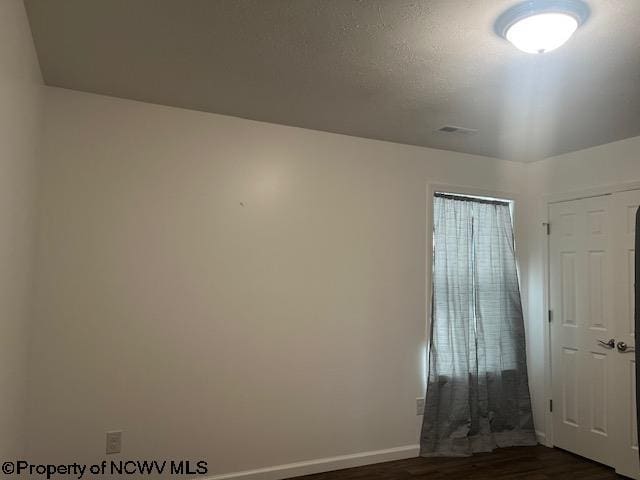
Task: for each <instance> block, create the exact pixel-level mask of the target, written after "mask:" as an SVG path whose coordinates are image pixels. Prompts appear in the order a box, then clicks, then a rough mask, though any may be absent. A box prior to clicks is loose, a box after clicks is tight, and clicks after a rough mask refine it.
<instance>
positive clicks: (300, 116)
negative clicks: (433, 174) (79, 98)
mask: <svg viewBox="0 0 640 480" xmlns="http://www.w3.org/2000/svg"><path fill="white" fill-rule="evenodd" d="M25 3H26V6H27V10H28V14H29V19H30V22H31V28H32V31H33V36H34V40H35V43H36V48H37V51H38V55H39V58H40V64H41V68H42V72H43V75H44V78H45V81H46V83H47V84H48V85H53V86H59V87H65V88H71V89H77V90H84V91H88V92H96V93H101V94H106V95H114V96H118V97H125V98H131V99H136V100H142V101H147V102H153V103H159V104H165V105H173V106H179V107H185V108H191V109H196V110H204V111H209V112H216V113H222V114H228V115H235V116H239V117H244V118H251V119H256V120H263V121H268V122H274V123H281V124H286V125H295V126H300V127H306V128H312V129H317V130H325V131H330V132H338V133H344V134H349V135H356V136H361V137H369V138H377V139H383V140H390V141H394V142H400V143H407V144H415V145H424V146H428V147H435V148H442V149H447V150H456V151H461V152H467V153H475V154H482V155H488V156H494V157H501V158H507V159H513V160H523V161H527V160H535V159H539V158H543V157H547V156H552V155H557V154H560V153H564V152H569V151H573V150H578V149H582V148H586V147H589V146H593V145H598V144H602V143H607V142H610V141H614V140H619V139H622V138H627V137H631V136H636V135H640V27H639V25H640V0H589V1H588V3H589V5H590V7H591V9H592V14H591V17H590V19H589V20H588V22H587V23H586V24H585V25H584V26H583V27H582V28H580V29H579V30H578V32H577V33H576V35H575V36H574V38H572V39H571V40H570V41H569V43H568V44H567V45H565V46H564V47H562V48H561V49H559V50H557V51H555V52H551V53H548V54H545V55H541V56H532V55H527V54H524V53H521V52H519V51H517V50H516V49H515V48H513V47H512V46H511V45H510V44H508V43H507V42H505V41H504V40H502V39H501V38H499V37H497V36H496V35H495V34H494V32H493V30H492V28H493V22H494V20H495V18H496V17H497V16H498V15H499V14H500V13H501V12H502V11H503V10H505V9H506V8H508V7H509V6H511V5H513V4H514V3H516V2H513V1H510V0H60V1H52V0H26V2H25ZM445 124H454V125H458V126H463V127H469V128H475V129H478V133H476V134H472V135H461V136H457V135H451V134H449V135H447V134H444V133H440V132H436V130H437V129H438V128H439V127H441V126H443V125H445ZM603 160H606V159H603Z"/></svg>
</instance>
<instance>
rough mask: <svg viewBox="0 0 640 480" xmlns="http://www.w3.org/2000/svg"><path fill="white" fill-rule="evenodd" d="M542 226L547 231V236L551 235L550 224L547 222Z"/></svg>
mask: <svg viewBox="0 0 640 480" xmlns="http://www.w3.org/2000/svg"><path fill="white" fill-rule="evenodd" d="M542 225H543V226H544V228H545V229H546V230H547V235H551V224H550V223H549V222H543V223H542Z"/></svg>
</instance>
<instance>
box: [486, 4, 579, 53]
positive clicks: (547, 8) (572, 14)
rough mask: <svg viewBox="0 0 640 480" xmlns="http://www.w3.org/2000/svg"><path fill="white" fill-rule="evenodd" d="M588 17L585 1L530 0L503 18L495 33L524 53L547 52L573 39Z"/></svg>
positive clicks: (500, 19)
mask: <svg viewBox="0 0 640 480" xmlns="http://www.w3.org/2000/svg"><path fill="white" fill-rule="evenodd" d="M588 16H589V6H588V5H587V4H586V3H584V2H583V1H582V0H529V1H526V2H523V3H519V4H517V5H514V6H513V7H511V8H510V9H509V10H507V11H506V12H504V13H503V14H502V15H500V17H498V20H496V24H495V30H496V33H497V34H498V35H500V36H501V37H503V38H506V39H507V40H509V42H511V43H512V44H513V45H514V46H515V47H516V48H518V49H519V50H522V51H523V52H527V53H546V52H550V51H552V50H555V49H556V48H558V47H560V46H562V45H563V44H564V43H565V42H566V41H567V40H569V38H571V36H572V35H573V34H574V32H575V31H576V30H577V29H578V27H579V26H580V25H582V24H583V23H584V22H585V20H586V19H587V17H588Z"/></svg>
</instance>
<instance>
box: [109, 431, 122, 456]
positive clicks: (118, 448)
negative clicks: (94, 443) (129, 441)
mask: <svg viewBox="0 0 640 480" xmlns="http://www.w3.org/2000/svg"><path fill="white" fill-rule="evenodd" d="M120 452H122V432H107V455H113V454H115V453H120Z"/></svg>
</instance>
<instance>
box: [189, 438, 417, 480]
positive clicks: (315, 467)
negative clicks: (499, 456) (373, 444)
mask: <svg viewBox="0 0 640 480" xmlns="http://www.w3.org/2000/svg"><path fill="white" fill-rule="evenodd" d="M419 452H420V446H419V445H405V446H404V447H395V448H388V449H386V450H376V451H371V452H361V453H354V454H352V455H340V456H338V457H328V458H318V459H315V460H308V461H306V462H297V463H288V464H286V465H276V466H274V467H266V468H258V469H255V470H245V471H243V472H235V473H225V474H222V475H214V476H213V477H207V478H205V479H202V477H200V480H229V479H234V480H283V479H285V478H291V477H297V476H300V475H311V474H314V473H323V472H330V471H332V470H341V469H343V468H351V467H360V466H362V465H371V464H374V463H382V462H390V461H393V460H403V459H405V458H414V457H417V456H418V454H419Z"/></svg>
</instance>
